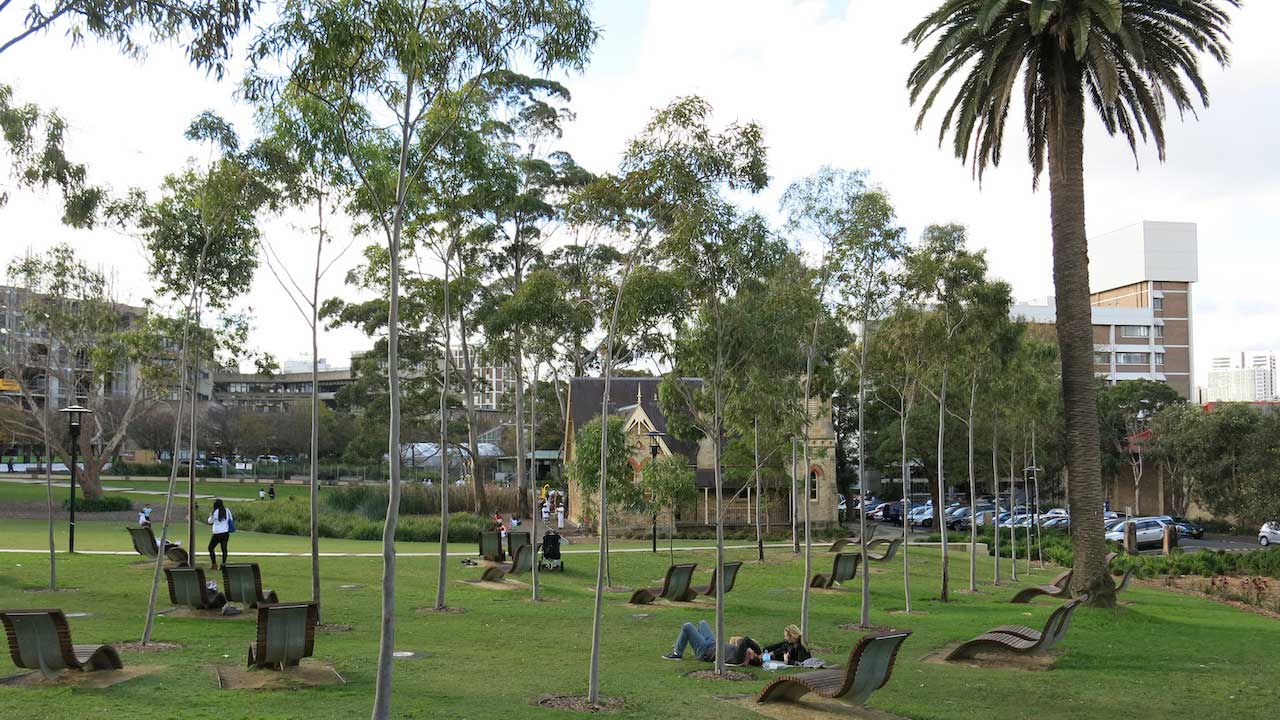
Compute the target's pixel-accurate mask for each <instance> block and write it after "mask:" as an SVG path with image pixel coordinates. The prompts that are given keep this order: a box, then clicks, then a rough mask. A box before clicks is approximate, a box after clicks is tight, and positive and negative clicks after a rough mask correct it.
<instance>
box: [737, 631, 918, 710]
mask: <svg viewBox="0 0 1280 720" xmlns="http://www.w3.org/2000/svg"><path fill="white" fill-rule="evenodd" d="M909 635H911V631H910V630H902V631H899V632H886V633H876V634H873V635H867V636H865V637H863V638H862V639H861V640H859V641H858V644H857V645H855V646H854V647H853V651H852V652H850V653H849V662H848V663H846V664H845V666H844V668H843V669H841V668H835V669H831V670H815V671H813V672H807V673H799V674H796V675H786V676H783V677H780V678H777V679H775V680H773V681H772V682H770V683H769V684H768V685H765V686H764V689H763V690H761V691H760V694H759V695H757V696H756V702H758V703H766V702H774V701H784V702H794V701H796V700H799V699H800V698H802V697H804V696H805V695H808V694H809V693H815V694H817V695H820V696H822V697H825V698H831V699H833V700H838V701H840V702H842V703H844V704H846V705H851V706H853V707H863V706H864V705H866V704H867V700H869V699H871V693H873V692H875V691H876V690H879V689H880V688H882V687H884V686H885V684H886V683H888V682H889V677H890V676H891V675H892V674H893V663H894V661H895V660H896V659H897V657H898V649H899V648H901V647H902V642H903V641H904V640H906V639H907V637H908V636H909Z"/></svg>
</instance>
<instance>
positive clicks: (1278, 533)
mask: <svg viewBox="0 0 1280 720" xmlns="http://www.w3.org/2000/svg"><path fill="white" fill-rule="evenodd" d="M1271 543H1280V522H1269V523H1263V525H1262V527H1261V528H1260V529H1259V530H1258V544H1259V545H1261V546H1262V547H1267V546H1268V545H1270V544H1271Z"/></svg>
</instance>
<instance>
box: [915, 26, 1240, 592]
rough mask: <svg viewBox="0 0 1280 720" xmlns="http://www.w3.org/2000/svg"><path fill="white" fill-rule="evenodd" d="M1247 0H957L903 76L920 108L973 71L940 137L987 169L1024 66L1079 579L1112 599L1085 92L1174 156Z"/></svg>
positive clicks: (1224, 60)
mask: <svg viewBox="0 0 1280 720" xmlns="http://www.w3.org/2000/svg"><path fill="white" fill-rule="evenodd" d="M1239 4H1240V3H1239V0H1018V1H1014V0H948V1H947V2H944V3H943V4H942V5H941V6H940V7H939V8H938V9H937V10H935V11H934V12H933V13H932V14H930V15H929V16H927V17H926V18H925V19H924V20H923V21H921V22H920V24H919V25H917V26H916V27H915V28H914V29H912V30H911V32H910V33H909V34H908V35H907V37H906V38H905V39H904V41H903V42H905V43H907V44H910V45H912V46H913V47H914V48H915V49H916V50H919V49H920V48H921V47H922V46H923V45H925V44H926V43H928V42H932V43H933V45H932V47H931V48H930V49H929V51H928V53H927V54H926V55H925V56H924V57H923V58H921V60H920V61H919V62H918V63H917V64H916V66H915V67H914V68H913V69H912V71H911V74H910V76H909V77H908V79H907V88H908V90H909V91H910V93H911V101H912V103H916V102H917V101H920V100H921V99H922V97H923V102H921V103H920V115H919V117H918V118H917V121H916V128H917V129H919V128H920V127H921V126H922V125H923V123H924V117H925V115H926V114H927V113H928V111H929V109H930V108H931V107H932V106H933V104H934V102H935V101H936V100H937V99H938V97H939V95H940V94H941V92H942V91H943V89H944V88H945V87H946V86H947V85H948V84H949V83H950V81H951V80H952V79H953V78H954V77H956V76H960V77H962V78H963V80H962V81H961V82H960V85H959V88H958V90H957V91H956V93H955V97H954V99H953V100H952V102H951V104H950V106H949V107H948V108H947V111H946V113H945V114H944V115H943V118H942V125H941V130H940V133H939V142H941V141H942V140H943V139H945V138H946V136H947V134H948V133H951V134H952V136H953V145H954V149H955V154H956V157H958V158H960V159H961V161H971V162H972V163H973V164H974V166H975V168H974V169H975V172H976V174H977V176H978V178H979V179H981V177H982V174H983V171H984V170H986V168H987V166H988V165H993V166H994V165H998V164H999V163H1000V156H1001V148H1002V145H1003V139H1004V129H1005V121H1006V119H1007V118H1008V114H1009V106H1010V101H1011V99H1012V98H1013V96H1014V90H1015V86H1016V85H1017V82H1018V80H1019V78H1022V80H1023V101H1024V103H1025V115H1024V121H1025V124H1026V131H1027V154H1028V159H1029V160H1030V162H1031V167H1032V170H1033V173H1034V180H1033V187H1035V186H1036V185H1037V184H1038V180H1039V177H1040V175H1041V174H1042V173H1043V171H1044V170H1045V162H1046V158H1047V160H1048V171H1049V199H1050V214H1051V217H1052V223H1053V281H1054V286H1055V288H1056V293H1057V300H1056V303H1057V308H1056V310H1057V318H1058V322H1057V331H1058V346H1059V348H1060V350H1061V356H1062V396H1063V400H1064V404H1065V406H1066V407H1065V410H1066V421H1067V442H1068V450H1067V452H1068V456H1067V458H1068V465H1069V467H1070V468H1071V485H1072V486H1071V490H1070V493H1071V500H1070V511H1071V518H1072V523H1071V529H1072V535H1073V539H1074V541H1075V569H1076V572H1075V574H1074V575H1073V576H1072V591H1073V592H1074V593H1076V594H1081V593H1085V592H1088V593H1089V594H1090V602H1091V603H1092V604H1095V605H1113V604H1114V603H1115V593H1114V585H1113V583H1112V581H1111V578H1110V576H1109V575H1108V574H1107V571H1106V566H1105V562H1104V556H1105V554H1106V547H1105V545H1104V543H1103V529H1102V472H1101V461H1100V457H1099V439H1098V417H1097V405H1096V401H1095V397H1094V395H1095V392H1094V378H1093V338H1092V322H1091V313H1090V305H1089V258H1088V247H1087V244H1086V240H1085V219H1084V120H1085V101H1086V99H1087V100H1088V101H1089V102H1091V103H1092V105H1093V107H1094V108H1095V109H1096V110H1097V112H1098V117H1099V119H1100V120H1101V121H1102V124H1103V127H1105V128H1106V130H1107V132H1108V133H1109V134H1111V135H1117V134H1119V135H1121V136H1122V137H1123V138H1124V139H1125V140H1126V141H1127V142H1128V143H1129V146H1130V149H1131V150H1133V152H1134V153H1135V156H1136V153H1137V143H1138V140H1139V139H1141V140H1143V141H1144V142H1145V141H1146V140H1148V139H1150V140H1151V141H1152V142H1153V143H1154V144H1155V146H1156V150H1157V152H1158V154H1159V157H1160V159H1161V160H1162V161H1163V160H1164V157H1165V142H1164V141H1165V138H1164V120H1165V114H1166V110H1167V107H1168V105H1169V104H1170V103H1171V104H1172V105H1173V107H1174V108H1175V109H1177V110H1178V112H1179V113H1180V114H1181V113H1183V112H1186V111H1191V112H1193V113H1194V111H1195V107H1196V104H1197V101H1198V102H1199V104H1200V105H1202V106H1207V105H1208V102H1209V95H1208V91H1207V89H1206V87H1205V83H1204V80H1203V78H1202V77H1201V75H1200V63H1199V55H1200V54H1201V53H1208V54H1209V56H1210V57H1212V58H1213V59H1214V60H1216V61H1218V63H1219V64H1220V65H1223V66H1225V65H1227V64H1228V62H1229V60H1230V56H1229V51H1228V48H1227V44H1228V42H1229V37H1228V36H1227V27H1228V25H1229V24H1230V16H1229V15H1228V14H1227V8H1228V6H1230V7H1239Z"/></svg>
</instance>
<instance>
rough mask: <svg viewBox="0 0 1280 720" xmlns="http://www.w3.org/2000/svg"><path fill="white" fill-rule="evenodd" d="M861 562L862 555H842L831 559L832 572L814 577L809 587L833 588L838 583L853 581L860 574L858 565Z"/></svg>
mask: <svg viewBox="0 0 1280 720" xmlns="http://www.w3.org/2000/svg"><path fill="white" fill-rule="evenodd" d="M861 561H862V555H861V554H856V553H840V554H839V555H836V556H835V557H834V558H832V559H831V572H830V573H829V574H828V573H818V574H817V575H814V576H813V579H812V580H810V581H809V587H812V588H831V586H833V585H835V584H836V583H840V582H845V581H846V580H852V579H853V578H854V576H856V575H857V574H858V563H859V562H861Z"/></svg>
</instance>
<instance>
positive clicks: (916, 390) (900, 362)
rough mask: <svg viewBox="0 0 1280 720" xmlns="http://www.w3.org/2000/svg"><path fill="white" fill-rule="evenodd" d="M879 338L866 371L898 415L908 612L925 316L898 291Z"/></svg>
mask: <svg viewBox="0 0 1280 720" xmlns="http://www.w3.org/2000/svg"><path fill="white" fill-rule="evenodd" d="M877 325H878V327H877V329H876V337H877V338H878V341H877V342H876V343H875V344H874V345H873V346H872V347H871V350H870V352H869V353H868V356H867V360H866V365H865V366H864V367H865V372H867V373H869V374H871V375H872V376H873V377H875V379H876V382H875V385H874V386H873V388H874V393H875V398H876V401H877V402H879V403H881V404H882V405H883V406H884V407H886V408H888V409H889V410H890V411H891V412H892V413H893V414H894V415H897V417H898V422H897V425H898V437H899V446H900V448H901V454H900V457H899V467H900V468H901V472H902V592H903V598H904V601H905V608H904V610H905V611H906V612H908V613H909V612H911V561H910V552H911V526H910V522H909V520H908V515H909V512H908V511H909V510H910V507H911V456H910V454H909V451H908V445H909V439H910V436H911V413H912V411H913V410H915V407H916V404H917V403H918V402H919V400H920V384H921V378H922V376H923V375H924V372H925V367H926V366H927V357H926V352H925V347H926V340H925V337H926V332H925V318H924V313H922V312H921V311H920V310H919V309H918V308H916V307H915V306H914V304H913V303H911V302H909V301H905V299H904V297H903V296H902V295H901V294H899V295H898V297H897V298H896V300H895V304H894V307H893V310H892V312H891V313H890V314H889V315H887V316H886V317H884V318H883V319H882V320H880V321H879V322H878V323H877Z"/></svg>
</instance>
